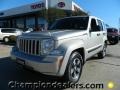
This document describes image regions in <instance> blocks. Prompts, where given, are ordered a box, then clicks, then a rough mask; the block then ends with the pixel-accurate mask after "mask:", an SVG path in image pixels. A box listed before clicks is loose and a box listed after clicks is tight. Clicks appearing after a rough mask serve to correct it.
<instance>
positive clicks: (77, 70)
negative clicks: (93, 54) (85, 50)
mask: <svg viewBox="0 0 120 90" xmlns="http://www.w3.org/2000/svg"><path fill="white" fill-rule="evenodd" d="M82 60H83V59H82V56H81V55H80V54H79V53H78V52H73V53H72V54H71V56H70V58H69V61H68V65H67V68H66V71H65V78H66V79H67V81H70V82H71V83H76V82H78V80H79V78H80V76H81V73H82Z"/></svg>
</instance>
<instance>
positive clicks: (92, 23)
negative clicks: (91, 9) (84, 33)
mask: <svg viewBox="0 0 120 90" xmlns="http://www.w3.org/2000/svg"><path fill="white" fill-rule="evenodd" d="M96 27H97V23H96V20H95V19H92V20H91V30H92V31H98V30H97V29H96Z"/></svg>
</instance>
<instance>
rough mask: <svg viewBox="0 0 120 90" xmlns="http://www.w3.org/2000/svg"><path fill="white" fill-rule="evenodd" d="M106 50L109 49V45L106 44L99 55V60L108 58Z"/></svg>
mask: <svg viewBox="0 0 120 90" xmlns="http://www.w3.org/2000/svg"><path fill="white" fill-rule="evenodd" d="M106 49H107V44H106V43H105V44H104V46H103V50H102V51H101V52H99V53H98V58H99V59H103V58H104V57H105V56H106Z"/></svg>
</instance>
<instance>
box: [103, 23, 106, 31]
mask: <svg viewBox="0 0 120 90" xmlns="http://www.w3.org/2000/svg"><path fill="white" fill-rule="evenodd" d="M103 30H104V31H106V25H105V23H104V22H103Z"/></svg>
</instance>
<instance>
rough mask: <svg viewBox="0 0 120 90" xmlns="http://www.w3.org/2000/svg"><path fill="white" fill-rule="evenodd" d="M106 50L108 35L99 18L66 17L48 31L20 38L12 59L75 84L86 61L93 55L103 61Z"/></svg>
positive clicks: (13, 50) (32, 33) (12, 52)
mask: <svg viewBox="0 0 120 90" xmlns="http://www.w3.org/2000/svg"><path fill="white" fill-rule="evenodd" d="M106 47H107V33H106V28H105V25H104V22H103V21H102V20H101V19H98V18H96V17H94V16H77V17H67V18H63V19H59V20H57V21H56V22H55V23H54V24H53V25H52V26H51V27H50V28H49V30H48V31H43V32H31V33H28V34H23V35H21V36H19V37H18V38H17V45H16V47H13V49H12V51H11V58H12V59H13V60H14V61H16V62H17V63H19V64H21V65H23V66H27V67H29V68H30V69H32V70H35V71H38V72H41V73H43V74H47V75H55V76H59V77H62V76H64V78H65V79H67V80H68V81H70V82H73V83H76V82H77V81H78V80H79V78H80V76H81V73H82V68H83V65H84V63H85V62H86V60H87V59H88V58H90V57H92V56H94V55H95V54H97V55H98V57H99V58H100V59H102V58H104V57H105V55H106Z"/></svg>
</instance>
